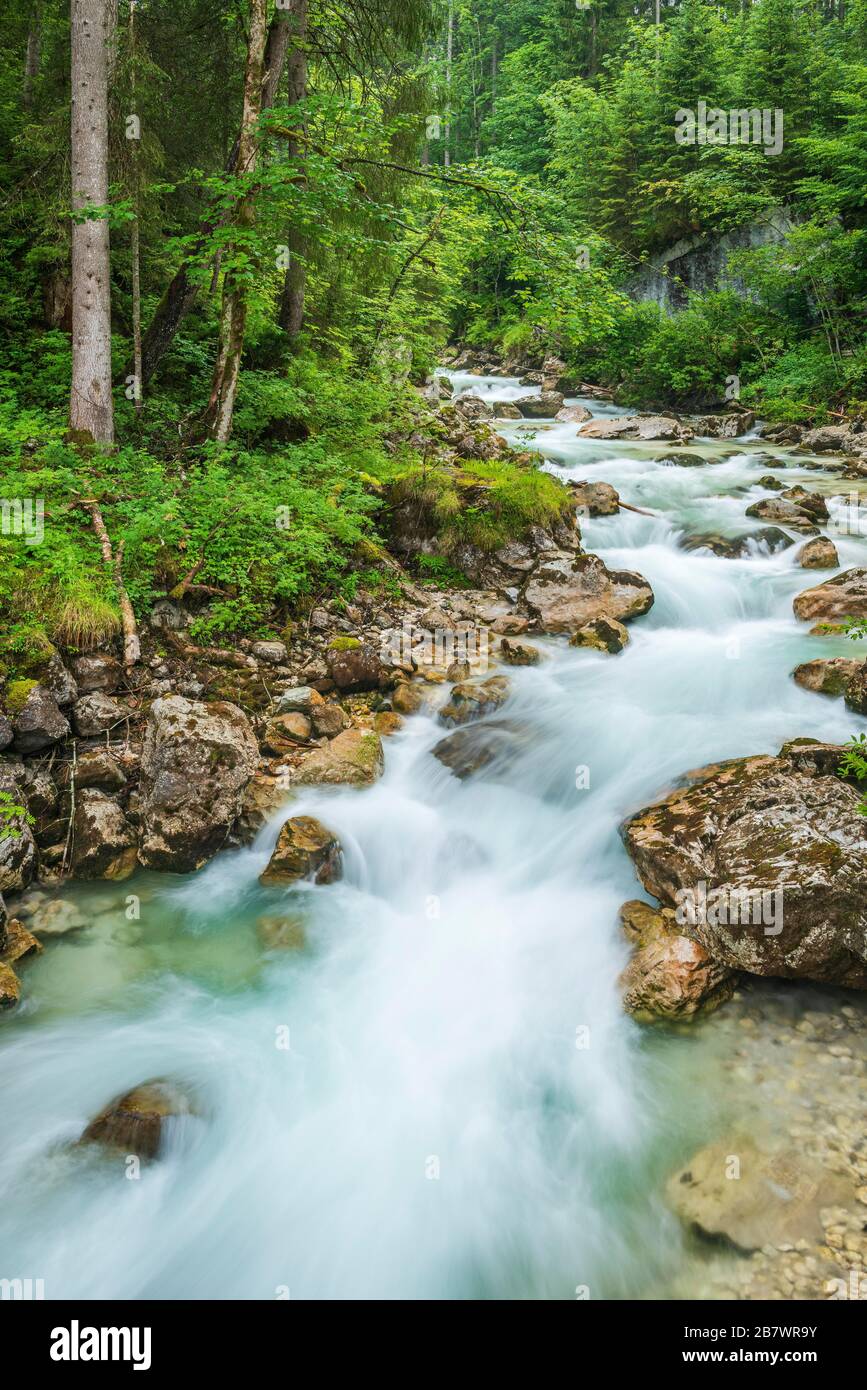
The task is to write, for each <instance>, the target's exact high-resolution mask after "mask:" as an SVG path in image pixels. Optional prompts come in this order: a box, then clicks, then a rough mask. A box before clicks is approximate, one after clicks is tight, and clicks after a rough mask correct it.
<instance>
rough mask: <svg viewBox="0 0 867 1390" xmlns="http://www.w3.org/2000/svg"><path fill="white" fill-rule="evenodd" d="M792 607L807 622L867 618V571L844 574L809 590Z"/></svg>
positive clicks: (799, 595) (858, 570) (797, 615)
mask: <svg viewBox="0 0 867 1390" xmlns="http://www.w3.org/2000/svg"><path fill="white" fill-rule="evenodd" d="M792 606H793V608H794V610H795V617H796V618H802V619H804V621H805V622H815V621H816V620H817V619H819V620H821V621H822V622H837V621H839V619H841V618H867V569H851V570H844V572H843V573H842V574H838V575H837V576H836V577H835V578H834V579H826V580H825V582H824V583H823V584H817V585H816V586H815V588H813V589H805V591H804V592H803V593H802V594H798V597H797V598H796V599H795V601H794V603H793V605H792Z"/></svg>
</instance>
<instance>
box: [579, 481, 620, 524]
mask: <svg viewBox="0 0 867 1390" xmlns="http://www.w3.org/2000/svg"><path fill="white" fill-rule="evenodd" d="M569 490H570V491H571V493H572V500H573V501H574V503H575V505H576V507H577V508H578V510H579V512H581V513H582V514H583V515H584V516H614V515H615V514H616V513H617V512H619V511H620V494H619V493H618V492H617V490H616V488H613V487H612V486H611V484H610V483H570V484H569Z"/></svg>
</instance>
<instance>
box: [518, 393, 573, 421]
mask: <svg viewBox="0 0 867 1390" xmlns="http://www.w3.org/2000/svg"><path fill="white" fill-rule="evenodd" d="M563 399H564V398H563V396H562V395H561V394H560V392H559V391H542V392H541V394H540V395H538V396H520V397H519V398H518V400H516V401H515V405H516V406H517V407H518V409H519V410H520V412H521V414H522V415H523V416H524V418H525V419H527V420H553V419H554V418H555V417H556V416H557V415H559V413H560V411H561V410H562V409H563Z"/></svg>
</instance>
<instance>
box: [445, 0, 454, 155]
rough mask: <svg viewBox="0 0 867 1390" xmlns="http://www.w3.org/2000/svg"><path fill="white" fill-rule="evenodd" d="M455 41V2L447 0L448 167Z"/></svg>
mask: <svg viewBox="0 0 867 1390" xmlns="http://www.w3.org/2000/svg"><path fill="white" fill-rule="evenodd" d="M454 43H455V4H454V0H449V18H448V32H447V35H446V130H445V136H446V138H445V154H444V156H443V163H444V165H445V167H446V168H447V169H448V168H449V166H450V164H451V162H452V58H453V56H454Z"/></svg>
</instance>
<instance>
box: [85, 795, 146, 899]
mask: <svg viewBox="0 0 867 1390" xmlns="http://www.w3.org/2000/svg"><path fill="white" fill-rule="evenodd" d="M70 863H71V867H72V873H73V877H75V878H84V879H97V878H105V879H110V880H112V881H115V882H117V881H119V880H121V879H124V878H129V876H130V874H131V873H132V872H133V871H134V869H135V866H136V836H135V831H134V830H133V827H132V826H131V825H130V823H129V821H128V820H127V818H126V816H125V815H124V813H123V811H122V810H121V808H120V807H119V806H118V804H117V802H116V801H112V799H111V797H110V796H106V794H105V792H102V791H100V790H99V789H98V788H97V787H85V788H84V789H83V790H82V791H81V792H80V794H79V795H78V796H77V797H76V801H75V815H74V816H73V820H72V853H71V859H70Z"/></svg>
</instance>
